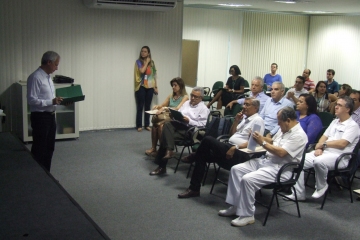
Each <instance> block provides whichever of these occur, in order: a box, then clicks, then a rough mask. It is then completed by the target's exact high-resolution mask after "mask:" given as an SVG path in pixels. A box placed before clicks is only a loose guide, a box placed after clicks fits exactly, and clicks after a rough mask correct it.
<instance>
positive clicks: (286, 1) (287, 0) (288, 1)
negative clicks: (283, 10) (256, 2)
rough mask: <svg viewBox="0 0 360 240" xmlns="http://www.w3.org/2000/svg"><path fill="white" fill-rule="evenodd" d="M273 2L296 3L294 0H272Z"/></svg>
mask: <svg viewBox="0 0 360 240" xmlns="http://www.w3.org/2000/svg"><path fill="white" fill-rule="evenodd" d="M274 2H276V3H288V4H293V3H296V1H291V0H283V1H274Z"/></svg>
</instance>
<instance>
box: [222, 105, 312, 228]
mask: <svg viewBox="0 0 360 240" xmlns="http://www.w3.org/2000/svg"><path fill="white" fill-rule="evenodd" d="M277 119H278V124H279V126H280V129H279V130H278V132H277V133H276V134H275V135H274V136H273V138H268V137H263V136H262V135H261V134H259V133H258V132H255V133H253V138H254V139H255V141H256V142H257V143H259V144H261V145H262V146H263V148H265V149H266V151H267V152H266V155H265V157H264V158H255V159H251V160H250V161H247V162H245V163H241V164H238V165H235V166H233V167H232V168H231V170H230V176H229V182H228V189H227V195H226V202H227V203H229V204H230V205H231V207H230V208H228V209H226V210H220V211H219V215H220V216H233V215H237V216H239V217H238V218H236V219H234V220H232V221H231V224H232V225H234V226H238V227H242V226H245V225H248V224H252V223H254V222H255V218H254V213H255V205H254V204H255V193H256V191H258V190H259V189H260V188H262V187H263V186H265V185H267V184H270V183H273V182H274V181H275V178H276V174H277V173H278V171H279V169H280V168H281V167H282V166H283V165H284V164H286V163H289V162H300V161H301V158H302V154H303V151H304V148H305V145H306V143H307V141H308V140H307V135H306V133H305V132H304V130H303V129H302V127H301V126H300V124H299V123H298V122H297V121H296V113H295V110H294V109H293V108H291V107H285V108H282V109H280V110H279V111H278V113H277ZM291 175H292V172H291V171H290V170H289V171H286V172H284V173H283V174H282V177H281V180H282V181H285V180H288V179H289V178H290V177H291Z"/></svg>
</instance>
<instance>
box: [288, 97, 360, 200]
mask: <svg viewBox="0 0 360 240" xmlns="http://www.w3.org/2000/svg"><path fill="white" fill-rule="evenodd" d="M353 108H354V101H353V100H352V99H351V98H350V97H348V96H344V97H340V98H339V99H338V100H337V103H336V106H335V115H336V117H337V118H336V119H334V120H333V121H332V122H331V124H330V126H329V127H328V128H327V129H326V131H325V132H324V134H323V135H322V136H321V138H320V140H319V142H318V143H317V144H316V146H315V150H314V151H312V152H310V153H307V154H306V157H305V163H304V169H309V168H312V167H313V168H314V169H315V180H316V190H315V192H314V194H313V195H312V197H313V198H319V197H321V196H322V195H324V193H325V192H326V190H327V189H328V184H327V182H326V178H327V174H328V170H333V169H334V166H335V161H336V159H337V157H338V156H339V155H340V154H341V153H344V152H352V151H353V150H354V148H355V146H356V144H357V143H358V141H359V131H360V130H359V125H358V124H357V123H356V122H355V121H354V120H353V119H352V118H351V113H352V111H353ZM348 163H349V158H345V159H344V160H343V161H341V162H340V164H339V168H340V169H341V168H345V167H346V166H347V165H348ZM295 189H296V194H297V198H298V200H305V183H304V172H301V174H300V177H299V180H298V182H297V183H296V185H295ZM288 197H290V198H292V199H294V198H295V197H294V194H291V195H289V196H288Z"/></svg>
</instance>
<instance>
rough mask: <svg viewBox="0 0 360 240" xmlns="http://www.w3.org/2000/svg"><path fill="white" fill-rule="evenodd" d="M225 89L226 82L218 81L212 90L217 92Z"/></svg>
mask: <svg viewBox="0 0 360 240" xmlns="http://www.w3.org/2000/svg"><path fill="white" fill-rule="evenodd" d="M223 87H224V82H222V81H217V82H215V83H214V85H213V87H212V90H213V91H214V90H216V89H219V88H223Z"/></svg>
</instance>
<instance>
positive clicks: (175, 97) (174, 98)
mask: <svg viewBox="0 0 360 240" xmlns="http://www.w3.org/2000/svg"><path fill="white" fill-rule="evenodd" d="M180 97H181V96H180V95H175V96H173V100H174V101H176V100H178V99H179V98H180Z"/></svg>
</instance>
